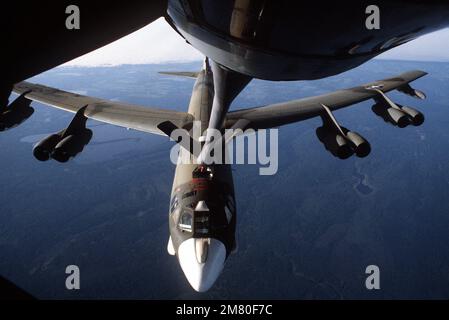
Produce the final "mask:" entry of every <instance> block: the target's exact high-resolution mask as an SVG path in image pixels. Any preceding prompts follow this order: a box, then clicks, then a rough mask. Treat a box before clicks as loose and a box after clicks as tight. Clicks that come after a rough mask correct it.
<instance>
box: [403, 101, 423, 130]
mask: <svg viewBox="0 0 449 320" xmlns="http://www.w3.org/2000/svg"><path fill="white" fill-rule="evenodd" d="M401 110H402V111H403V112H405V113H406V114H407V116H408V117H409V120H410V123H411V124H412V125H414V126H415V127H418V126H420V125H422V124H423V123H424V115H423V114H422V113H421V112H419V111H418V110H416V109H413V108H410V107H402V106H401Z"/></svg>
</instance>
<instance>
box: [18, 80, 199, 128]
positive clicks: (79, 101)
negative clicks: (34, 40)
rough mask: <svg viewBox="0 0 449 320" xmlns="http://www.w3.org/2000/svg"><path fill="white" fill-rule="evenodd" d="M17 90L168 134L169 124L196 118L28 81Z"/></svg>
mask: <svg viewBox="0 0 449 320" xmlns="http://www.w3.org/2000/svg"><path fill="white" fill-rule="evenodd" d="M14 92H15V93H17V94H25V98H27V99H30V100H33V101H36V102H40V103H43V104H46V105H48V106H52V107H55V108H58V109H61V110H64V111H69V112H72V113H76V112H77V111H78V110H80V109H81V108H83V107H84V106H87V107H86V109H85V111H84V116H86V117H87V118H90V119H93V120H97V121H101V122H105V123H109V124H113V125H116V126H120V127H125V128H129V129H134V130H138V131H143V132H149V133H155V134H160V135H167V130H166V129H165V128H166V127H167V124H170V125H171V126H172V127H173V128H185V127H187V126H189V125H190V124H191V123H192V122H193V116H192V115H191V114H189V113H187V112H180V111H174V110H166V109H156V108H148V107H142V106H136V105H131V104H127V103H123V102H118V101H108V100H103V99H99V98H93V97H88V96H83V95H79V94H75V93H71V92H67V91H62V90H58V89H54V88H50V87H46V86H43V85H39V84H33V83H29V82H25V81H23V82H20V83H18V84H16V85H15V86H14ZM168 133H169V132H168Z"/></svg>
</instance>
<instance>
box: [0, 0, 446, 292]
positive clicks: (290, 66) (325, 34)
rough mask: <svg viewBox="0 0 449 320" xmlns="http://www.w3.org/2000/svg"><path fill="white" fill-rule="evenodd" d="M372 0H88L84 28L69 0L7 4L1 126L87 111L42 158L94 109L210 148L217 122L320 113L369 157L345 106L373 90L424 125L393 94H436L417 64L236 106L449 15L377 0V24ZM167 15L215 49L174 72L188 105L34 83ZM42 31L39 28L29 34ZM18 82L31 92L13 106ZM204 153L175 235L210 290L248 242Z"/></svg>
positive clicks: (266, 124) (172, 222)
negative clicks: (251, 90)
mask: <svg viewBox="0 0 449 320" xmlns="http://www.w3.org/2000/svg"><path fill="white" fill-rule="evenodd" d="M371 2H372V1H370V2H367V1H363V0H362V1H357V2H354V3H352V2H348V3H346V2H345V5H344V6H343V5H342V4H341V2H338V1H335V2H332V3H327V2H326V3H321V2H319V1H318V2H316V1H315V2H309V1H288V0H277V1H269V0H214V1H208V0H168V1H145V2H134V3H127V4H121V5H115V4H113V3H109V2H105V3H101V1H99V2H95V4H93V3H91V2H89V3H88V2H85V3H84V2H81V3H80V4H79V7H80V10H81V12H82V14H83V18H82V19H83V20H82V27H81V28H80V30H66V29H65V27H64V24H63V23H61V18H60V15H61V13H64V12H65V11H64V10H65V5H68V4H69V3H65V2H64V1H61V2H60V3H59V4H57V5H54V6H49V7H46V8H45V9H44V8H42V7H40V6H38V5H36V4H30V5H29V6H31V7H24V6H27V5H28V4H27V5H24V4H16V5H15V6H16V7H13V8H12V9H10V10H8V13H7V14H8V16H11V15H12V16H14V17H15V20H13V21H10V24H9V26H10V27H12V30H11V33H12V34H14V35H15V40H13V41H12V43H11V50H6V51H7V54H8V55H9V57H8V60H7V59H4V60H3V62H2V64H3V67H4V70H5V72H4V73H3V74H2V76H3V77H4V78H3V80H2V85H1V91H0V93H1V96H0V98H1V101H3V105H2V106H0V107H1V108H2V109H1V110H0V112H1V114H0V130H7V129H10V128H12V127H14V126H17V125H18V124H20V123H21V122H23V121H24V120H26V119H27V118H29V117H30V116H31V115H32V113H33V108H32V107H31V105H30V104H31V102H32V101H36V102H39V103H43V104H46V105H49V106H52V107H56V108H59V109H62V110H65V111H69V112H72V113H74V114H75V116H74V118H73V120H72V122H71V123H70V124H69V125H68V126H67V128H65V129H63V130H61V131H59V132H57V133H55V134H52V135H50V136H49V137H47V138H45V139H43V140H42V141H40V142H38V143H37V144H36V145H35V147H34V150H33V154H34V156H35V157H36V158H37V159H38V160H41V161H47V160H50V159H53V160H56V161H58V162H66V161H68V160H69V159H70V158H72V157H75V156H76V155H77V154H78V153H80V152H81V151H82V150H83V148H84V146H85V145H87V144H88V143H89V141H90V139H91V137H92V134H93V133H92V131H91V130H89V129H87V128H86V121H87V120H88V119H93V120H97V121H101V122H105V123H109V124H113V125H117V126H121V127H125V128H131V129H134V130H139V131H144V132H148V133H154V134H159V135H164V136H171V133H172V132H173V131H174V130H175V129H186V130H188V131H190V132H191V133H190V138H191V142H192V143H199V144H200V145H201V148H202V151H204V150H208V148H210V147H211V144H212V137H211V135H210V132H211V131H212V130H209V129H217V130H220V131H223V130H224V129H230V128H232V129H242V130H246V129H254V130H260V129H267V128H273V127H279V126H282V125H286V124H290V123H294V122H299V121H303V120H307V119H310V118H314V117H320V118H321V119H322V126H320V127H319V128H317V131H316V134H317V136H318V138H319V140H320V141H321V143H323V145H324V147H325V148H326V149H327V150H328V151H329V152H330V153H331V154H332V155H334V156H336V157H338V158H341V159H346V158H349V157H351V156H353V155H355V156H358V157H366V156H367V155H368V154H369V153H370V150H371V146H370V144H369V143H368V141H367V140H366V139H364V138H363V137H362V136H361V135H360V134H359V133H356V132H354V131H351V130H349V129H346V128H345V127H343V126H342V125H341V124H340V123H339V122H338V121H337V120H336V118H335V116H334V111H336V110H338V109H341V108H345V107H349V106H352V105H355V104H357V103H359V102H362V101H366V100H373V103H374V104H373V107H372V111H373V112H374V113H375V114H376V115H378V116H379V117H380V118H382V119H383V120H384V121H385V122H388V123H390V124H392V125H394V126H397V127H399V128H403V127H406V126H409V125H412V126H419V125H421V124H422V123H423V122H424V116H423V114H422V113H421V112H419V111H418V110H416V109H414V108H412V107H409V106H403V105H400V104H398V103H395V102H394V101H392V100H391V99H390V98H389V97H388V96H387V93H388V92H390V91H393V90H398V91H400V92H402V93H405V94H407V95H409V96H412V97H414V98H417V99H424V98H425V94H424V93H423V92H422V91H419V90H417V89H414V88H413V87H412V86H411V85H410V83H411V82H412V81H414V80H416V79H418V78H420V77H423V76H424V75H426V72H424V71H418V70H415V71H407V72H404V73H402V74H399V75H395V76H392V77H390V78H388V79H383V80H378V81H374V82H371V83H367V84H363V85H360V86H357V87H354V88H349V89H342V90H338V91H335V92H331V93H327V94H323V95H320V96H315V97H309V98H304V99H298V100H293V101H288V102H280V103H276V104H271V105H265V106H260V107H254V108H249V109H243V110H237V111H230V110H229V107H230V105H231V103H232V101H233V100H234V99H235V97H236V96H237V95H238V94H239V93H240V92H241V91H242V90H243V89H244V88H245V86H246V85H247V84H248V83H249V82H250V81H251V79H253V78H258V79H265V80H273V81H279V80H311V79H320V78H325V77H328V76H331V75H335V74H339V73H342V72H344V71H347V70H350V69H352V68H354V67H357V66H359V65H360V64H362V63H364V62H366V61H368V60H370V59H372V58H373V57H375V56H377V55H379V54H381V53H383V52H385V51H387V50H389V49H391V48H394V47H396V46H398V45H401V44H403V43H406V42H408V41H410V40H413V39H415V38H417V37H419V36H421V35H423V34H426V33H429V32H432V31H435V30H438V29H441V28H444V27H446V26H448V25H449V4H448V3H447V2H446V1H444V2H443V1H402V0H396V1H377V3H375V5H376V7H377V8H378V9H379V12H380V27H379V28H377V29H370V28H367V25H366V18H367V11H366V9H367V8H368V7H369V6H371V5H373V3H371ZM36 16H39V19H37V18H36ZM159 17H165V19H166V21H167V22H168V23H169V24H170V26H172V27H173V29H174V31H176V32H177V33H178V34H179V35H180V36H181V37H183V38H184V39H185V40H186V41H187V42H188V43H189V44H191V45H192V46H193V47H195V48H196V49H198V50H199V51H200V52H202V53H203V54H204V55H205V56H206V58H205V61H204V66H203V68H202V70H200V71H199V72H173V73H172V74H173V75H177V76H187V77H192V78H195V79H196V81H195V84H194V86H193V91H192V95H191V100H190V104H189V107H188V110H187V111H186V112H179V111H173V110H168V109H158V108H153V107H148V106H137V105H130V104H126V103H122V102H117V101H107V100H103V99H100V98H93V97H88V96H83V95H79V94H75V93H70V92H66V91H62V90H58V89H56V88H49V87H46V86H43V85H39V84H33V83H29V82H26V81H24V80H26V79H27V78H29V77H31V76H33V75H35V74H38V73H40V72H42V71H44V70H47V69H49V68H52V67H54V66H56V65H58V64H60V63H63V62H65V61H68V60H70V59H73V58H75V57H77V56H80V55H81V54H84V53H87V52H89V51H91V50H93V49H96V48H98V47H100V46H102V45H104V44H106V43H109V42H111V41H113V40H116V39H118V38H120V37H122V36H123V35H126V34H128V33H131V32H132V31H134V30H136V29H138V28H140V27H142V26H145V25H146V24H148V23H151V22H152V21H154V20H155V19H157V18H159ZM5 19H9V20H10V18H8V17H5ZM107 21H109V24H108V23H106V22H107ZM60 24H62V26H61V25H60ZM31 27H32V28H31ZM30 29H32V30H33V36H32V37H29V36H27V34H28V32H29V30H30ZM43 34H45V35H46V36H45V37H42V36H41V35H43ZM62 39H64V40H62ZM155 45H158V44H155ZM5 61H6V62H5ZM11 90H12V91H14V92H15V93H16V94H18V95H19V96H18V97H17V98H16V99H15V100H14V101H13V102H11V103H10V104H9V105H7V100H8V96H9V95H10V92H11ZM194 121H199V122H200V123H201V130H200V133H195V132H194V131H193V130H191V129H192V125H193V122H194ZM185 152H189V150H188V148H181V152H180V156H182V154H183V153H185ZM202 154H203V152H201V154H199V155H198V154H195V153H191V154H189V156H191V157H192V159H193V160H196V161H192V163H190V164H179V165H177V167H176V171H175V177H174V182H173V188H172V192H171V200H170V205H169V231H170V236H169V240H168V245H167V250H168V252H169V254H171V255H174V256H176V257H177V259H178V261H179V263H180V266H181V268H182V270H183V272H184V274H185V276H186V278H187V280H188V281H189V283H190V285H191V286H192V287H193V289H195V290H196V291H199V292H204V291H207V290H208V289H210V288H211V287H212V285H213V284H214V282H215V281H216V280H217V278H218V276H219V274H220V273H221V271H222V269H223V266H224V264H225V261H226V260H227V258H228V257H229V256H230V254H231V252H232V251H233V250H234V248H235V247H236V240H235V229H236V200H235V195H234V188H233V181H232V171H231V167H230V165H228V164H215V163H212V164H210V163H209V164H206V163H204V161H202V158H201V155H202Z"/></svg>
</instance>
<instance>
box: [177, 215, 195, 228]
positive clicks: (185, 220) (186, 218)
mask: <svg viewBox="0 0 449 320" xmlns="http://www.w3.org/2000/svg"><path fill="white" fill-rule="evenodd" d="M192 222H193V216H192V213H191V212H188V211H184V212H183V213H182V215H181V218H180V219H179V223H178V225H179V228H180V229H181V230H184V231H188V232H192Z"/></svg>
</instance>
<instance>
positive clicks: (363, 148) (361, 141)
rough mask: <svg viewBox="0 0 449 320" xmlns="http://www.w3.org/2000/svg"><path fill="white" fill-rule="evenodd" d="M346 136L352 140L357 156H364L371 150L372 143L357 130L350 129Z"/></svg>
mask: <svg viewBox="0 0 449 320" xmlns="http://www.w3.org/2000/svg"><path fill="white" fill-rule="evenodd" d="M346 138H347V139H348V140H349V141H351V143H352V146H353V148H354V152H355V154H356V155H357V157H360V158H364V157H366V156H367V155H369V154H370V152H371V145H370V144H369V142H368V141H366V139H365V138H363V137H362V136H361V135H359V134H358V133H357V132H354V131H348V132H347V133H346Z"/></svg>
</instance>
